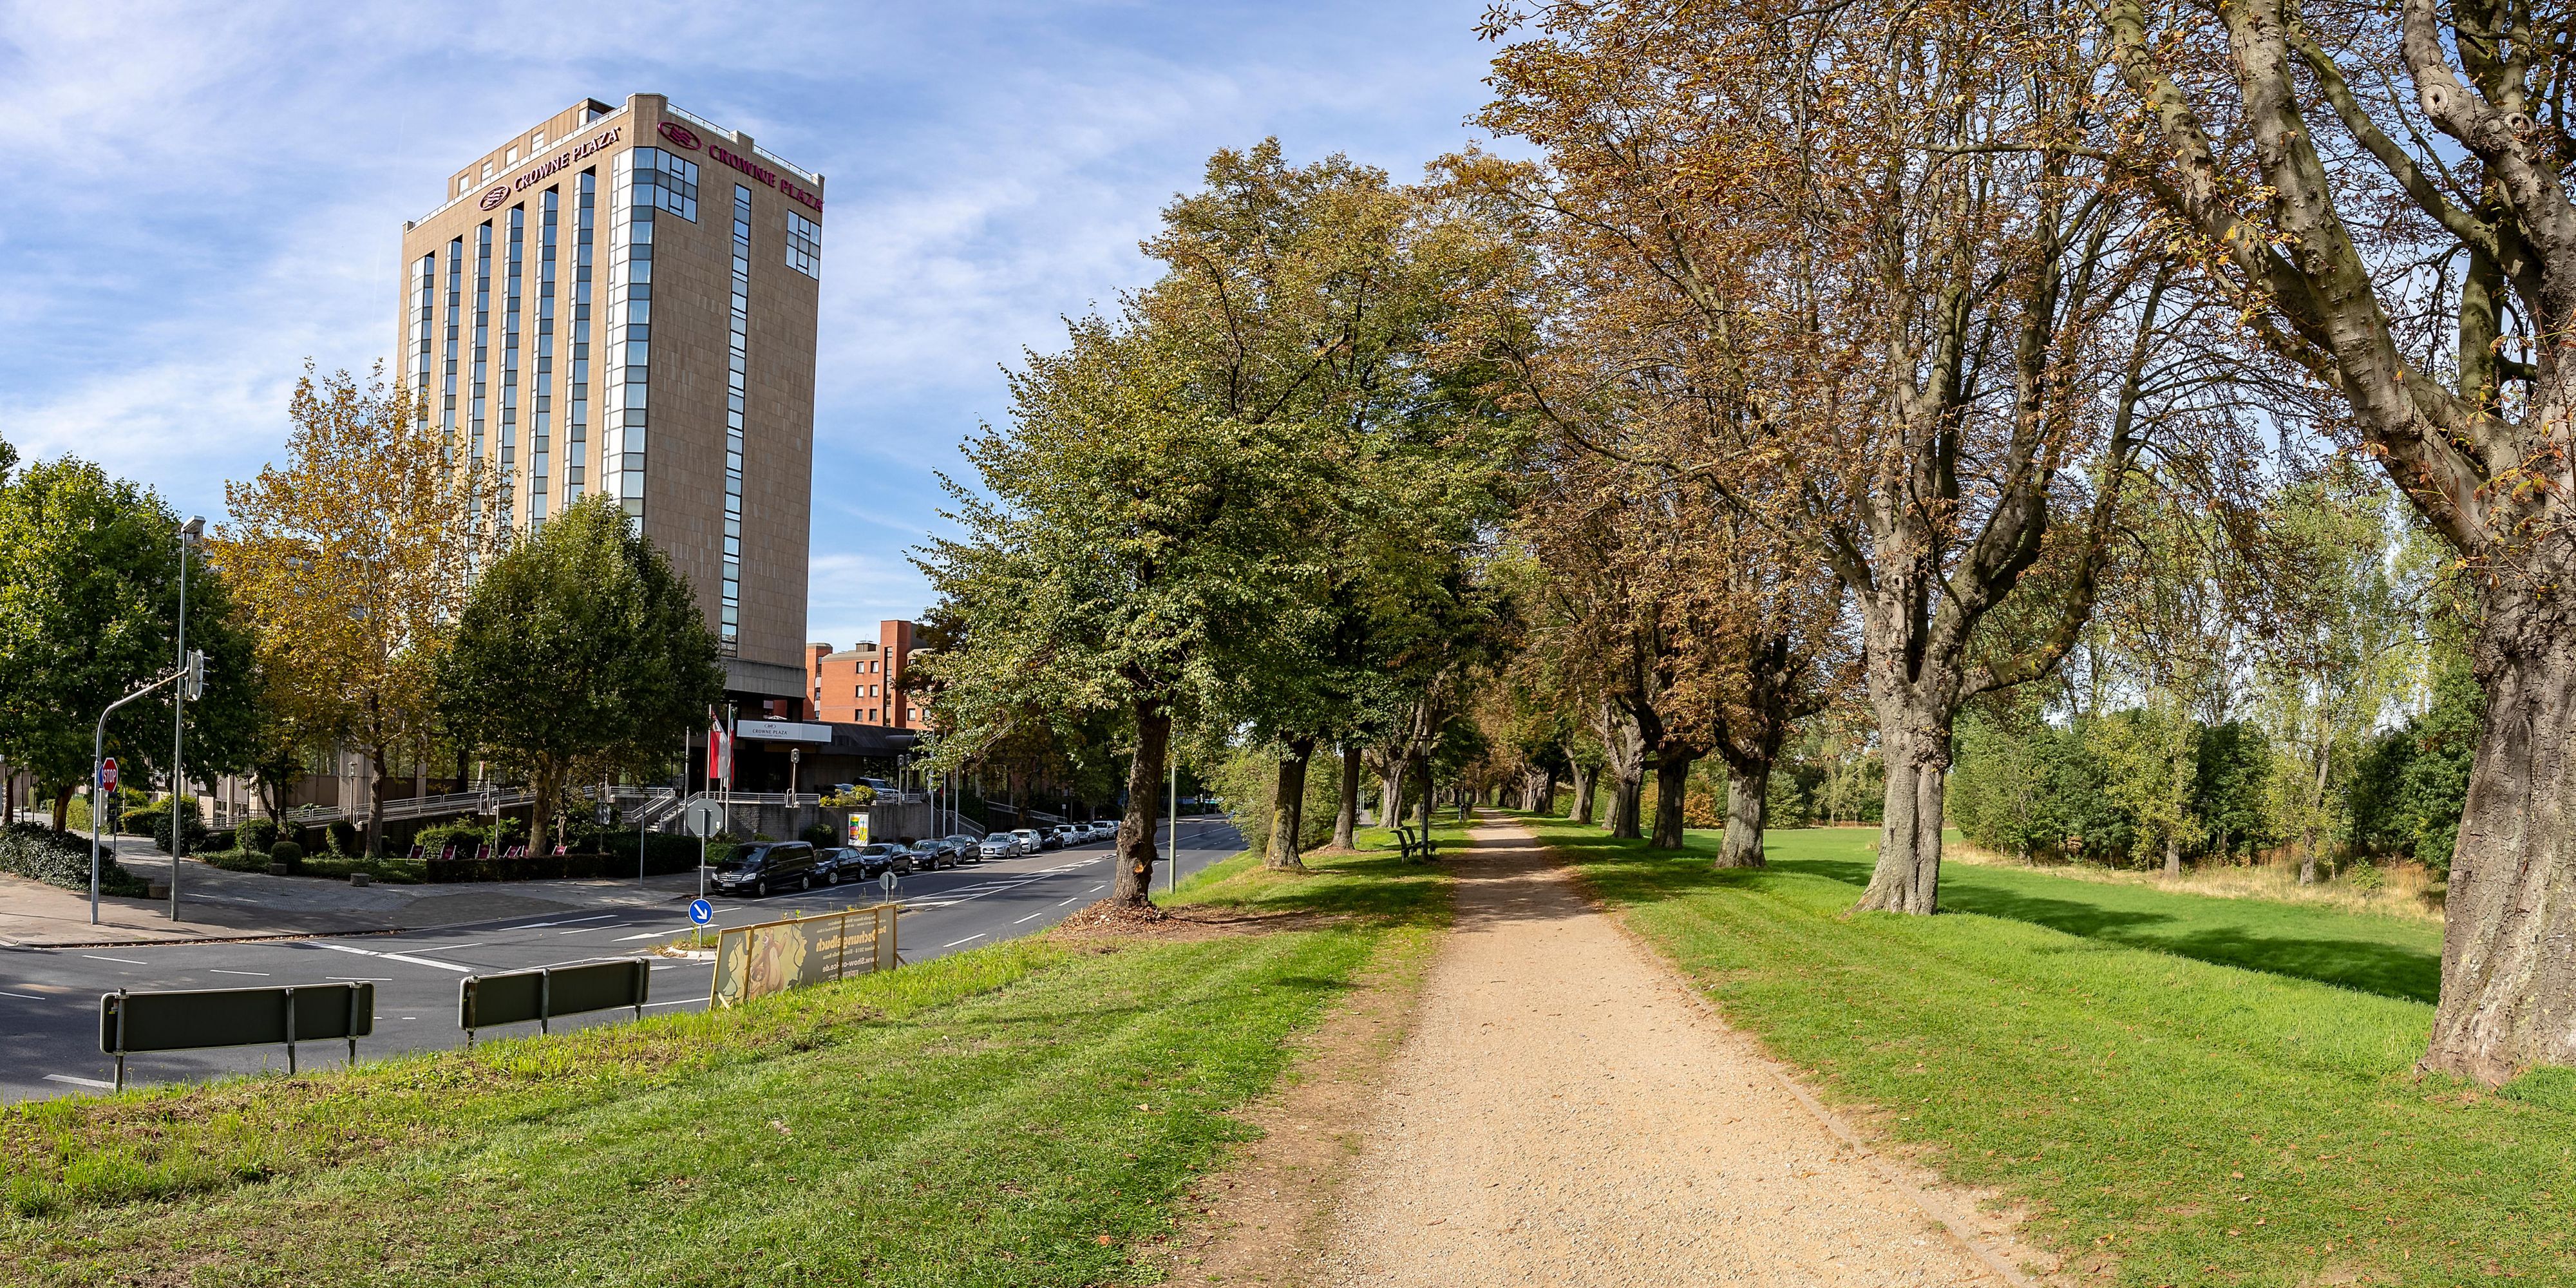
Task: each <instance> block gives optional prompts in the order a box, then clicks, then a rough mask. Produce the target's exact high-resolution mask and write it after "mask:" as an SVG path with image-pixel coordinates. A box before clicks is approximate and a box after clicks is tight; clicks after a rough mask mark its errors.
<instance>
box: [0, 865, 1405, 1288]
mask: <svg viewBox="0 0 2576 1288" xmlns="http://www.w3.org/2000/svg"><path fill="white" fill-rule="evenodd" d="M1181 899H1182V900H1183V901H1184V902H1195V903H1200V904H1209V905H1218V906H1222V907H1231V908H1235V909H1241V910H1244V911H1248V912H1274V913H1288V914H1295V913H1306V914H1324V915H1321V916H1313V915H1310V916H1306V917H1301V918H1296V919H1294V927H1295V928H1292V929H1284V930H1279V931H1275V932H1272V933H1260V934H1233V935H1226V936H1222V937H1219V938H1215V939H1199V940H1194V941H1187V942H1131V943H1124V944H1097V943H1078V942H1063V941H1058V940H1054V939H1040V940H1034V941H1018V942H1012V943H1007V944H1002V945H997V946H995V947H992V948H988V949H984V950H980V951H977V952H971V953H965V954H960V955H958V956H955V957H949V958H943V959H940V960H939V961H936V962H932V963H928V964H926V965H922V966H917V967H908V968H905V969H903V970H900V971H896V972H892V973H890V974H886V975H881V976H871V977H867V978H862V979H858V980H853V981H850V982H847V983H843V984H835V985H827V986H823V987H818V988H813V989H806V990H800V991H798V992H794V993H789V994H785V995H782V996H778V997H773V998H767V999H763V1000H761V1001H759V1002H755V1003H753V1004H750V1005H748V1006H744V1007H740V1008H737V1009H734V1010H729V1011H722V1012H716V1013H713V1014H707V1015H668V1016H662V1017H658V1018H654V1019H649V1020H646V1021H644V1022H643V1023H640V1024H619V1025H612V1026H604V1027H599V1028H593V1029H587V1030H583V1031H580V1032H577V1033H573V1034H567V1035H563V1036H559V1037H555V1038H528V1039H521V1040H517V1041H510V1042H499V1043H490V1044H486V1045H485V1046H483V1047H482V1048H480V1049H478V1050H477V1051H475V1052H473V1053H471V1054H466V1053H458V1052H450V1053H445V1054H440V1055H435V1056H426V1057H417V1058H406V1059H399V1060H389V1061H384V1062H381V1063H376V1064H371V1065H365V1066H361V1067H360V1068H358V1069H356V1070H353V1071H346V1072H337V1071H335V1072H329V1073H321V1074H310V1075H306V1076H304V1077H301V1078H295V1079H284V1078H278V1077H263V1078H253V1079H240V1080H234V1081H229V1082H225V1083H219V1084H215V1085H211V1086H205V1087H195V1088H184V1089H168V1090H159V1091H152V1092H143V1093H134V1094H128V1095H124V1096H113V1097H90V1098H81V1099H75V1100H64V1101H53V1102H45V1103H38V1104H28V1105H18V1106H11V1107H9V1108H7V1109H0V1195H5V1198H6V1200H7V1202H6V1213H5V1215H0V1282H5V1283H9V1284H20V1283H27V1284H89V1283H117V1282H129V1281H132V1280H133V1279H135V1278H139V1277H144V1276H147V1275H148V1276H149V1277H150V1279H151V1281H152V1282H184V1283H195V1284H208V1285H214V1284H305V1283H332V1284H421V1283H438V1284H496V1285H497V1284H508V1285H540V1284H543V1285H556V1284H653V1285H656V1286H657V1288H659V1286H663V1285H691V1284H707V1285H715V1284H726V1285H731V1284H889V1285H897V1284H899V1285H949V1284H959V1285H964V1284H978V1285H982V1284H990V1285H1022V1284H1062V1285H1088V1284H1104V1283H1129V1282H1151V1281H1153V1280H1154V1279H1155V1278H1156V1277H1157V1275H1158V1272H1157V1271H1155V1270H1153V1269H1152V1268H1151V1267H1150V1266H1149V1265H1146V1264H1143V1263H1142V1262H1141V1261H1140V1260H1137V1259H1131V1251H1133V1250H1137V1249H1140V1248H1142V1247H1146V1246H1150V1245H1151V1244H1153V1243H1154V1242H1156V1241H1157V1240H1159V1239H1161V1238H1164V1237H1167V1236H1168V1235H1169V1233H1170V1232H1171V1231H1172V1230H1173V1229H1174V1228H1175V1221H1176V1216H1177V1212H1178V1210H1179V1209H1178V1206H1177V1205H1178V1203H1179V1201H1180V1197H1181V1196H1182V1195H1183V1194H1184V1193H1185V1192H1186V1190H1187V1189H1188V1187H1189V1185H1190V1184H1191V1182H1192V1179H1193V1178H1194V1177H1195V1176H1197V1175H1198V1174H1200V1173H1201V1172H1202V1171H1204V1170H1205V1169H1206V1168H1208V1167H1209V1166H1211V1165H1212V1164H1213V1163H1215V1162H1216V1161H1217V1160H1218V1159H1219V1158H1220V1156H1221V1154H1222V1152H1223V1151H1224V1150H1225V1149H1226V1148H1227V1146H1228V1143H1229V1142H1231V1141H1234V1140H1236V1139H1238V1138H1240V1136H1241V1135H1242V1133H1243V1130H1244V1129H1243V1128H1242V1127H1241V1126H1240V1125H1239V1124H1238V1123H1237V1122H1236V1121H1235V1120H1234V1119H1233V1118H1231V1117H1230V1116H1228V1115H1227V1113H1226V1111H1227V1110H1229V1109H1232V1108H1234V1107H1236V1106H1239V1105H1241V1104H1243V1103H1244V1102H1245V1101H1247V1100H1249V1099H1250V1098H1252V1097H1253V1096H1256V1095H1258V1094H1260V1093H1261V1092H1262V1091H1264V1090H1266V1089H1267V1088H1268V1087H1269V1086H1270V1085H1271V1084H1272V1082H1273V1081H1274V1080H1275V1079H1276V1078H1277V1077H1278V1076H1279V1075H1280V1073H1281V1072H1282V1071H1283V1070H1284V1069H1285V1068H1286V1067H1287V1065H1288V1062H1289V1060H1290V1059H1291V1054H1292V1051H1293V1046H1292V1044H1291V1042H1290V1039H1291V1038H1292V1036H1293V1035H1294V1034H1295V1033H1296V1032H1297V1031H1298V1030H1300V1029H1302V1028H1304V1027H1306V1026H1308V1025H1310V1024H1312V1023H1313V1022H1314V1021H1315V1020H1316V1019H1317V1018H1318V1017H1319V1016H1320V1015H1321V1014H1322V1013H1323V1011H1324V1010H1325V1008H1326V1007H1327V1006H1328V1005H1330V1004H1331V1002H1332V1001H1333V999H1334V998H1335V997H1336V996H1338V995H1339V994H1340V993H1341V992H1343V991H1344V990H1345V989H1346V988H1348V987H1349V985H1350V982H1351V980H1352V979H1353V977H1354V975H1355V974H1356V973H1358V972H1359V971H1361V970H1363V969H1365V968H1368V967H1370V966H1371V964H1372V963H1375V964H1377V965H1379V966H1381V967H1389V968H1398V969H1402V968H1408V963H1409V964H1410V968H1413V969H1418V966H1419V963H1420V962H1421V961H1422V960H1424V959H1425V958H1427V955H1428V952H1429V950H1430V948H1431V946H1432V945H1433V944H1434V943H1435V942H1436V938H1437V935H1438V929H1439V926H1440V925H1441V924H1443V922H1444V921H1445V917H1446V906H1447V902H1446V897H1445V886H1444V879H1443V878H1442V877H1441V876H1440V874H1439V873H1438V871H1437V870H1436V869H1425V868H1422V867H1419V866H1413V867H1406V866H1402V865H1396V864H1394V863H1393V862H1392V860H1389V859H1387V858H1385V857H1383V856H1381V855H1376V854H1362V855H1358V856H1353V857H1349V858H1345V859H1340V860H1334V861H1327V862H1326V863H1325V864H1322V865H1319V867H1318V869H1317V870H1316V871H1314V872H1312V873H1310V874H1306V875H1303V876H1297V875H1283V874H1275V873H1262V872H1258V871H1252V872H1246V871H1242V870H1241V865H1237V866H1236V868H1235V869H1234V870H1232V871H1230V872H1222V873H1217V874H1214V875H1212V876H1211V877H1209V878H1205V879H1202V880H1200V881H1197V882H1194V883H1190V884H1189V885H1187V886H1185V888H1184V889H1183V891H1182V892H1181Z"/></svg>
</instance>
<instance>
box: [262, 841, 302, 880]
mask: <svg viewBox="0 0 2576 1288" xmlns="http://www.w3.org/2000/svg"><path fill="white" fill-rule="evenodd" d="M268 861H269V862H270V863H283V864H285V865H286V870H287V871H288V872H289V873H296V872H301V871H303V870H304V847H303V846H301V845H297V844H296V843H295V842H293V841H280V842H278V843H277V844H275V845H272V846H270V847H269V848H268Z"/></svg>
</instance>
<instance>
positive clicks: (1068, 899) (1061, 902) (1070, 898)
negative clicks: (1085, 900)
mask: <svg viewBox="0 0 2576 1288" xmlns="http://www.w3.org/2000/svg"><path fill="white" fill-rule="evenodd" d="M1081 897H1082V896H1081V895H1078V894H1075V895H1067V896H1065V897H1064V898H1062V899H1059V900H1057V901H1056V905H1055V906H1057V907H1059V908H1061V907H1063V906H1065V905H1066V904H1068V903H1071V902H1073V901H1074V900H1076V899H1079V898H1081Z"/></svg>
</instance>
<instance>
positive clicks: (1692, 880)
mask: <svg viewBox="0 0 2576 1288" xmlns="http://www.w3.org/2000/svg"><path fill="white" fill-rule="evenodd" d="M1530 821H1531V823H1532V824H1533V826H1534V827H1535V828H1536V830H1537V831H1538V833H1539V834H1540V836H1541V837H1542V838H1544V839H1545V840H1547V841H1548V842H1549V843H1550V844H1551V845H1553V846H1554V847H1555V848H1556V849H1557V850H1558V852H1559V853H1560V854H1562V855H1563V856H1565V857H1566V858H1567V859H1569V860H1570V861H1572V862H1573V863H1575V864H1576V865H1577V870H1578V871H1579V872H1580V873H1581V874H1582V876H1583V877H1584V879H1585V880H1586V881H1587V882H1588V884H1590V886H1591V887H1592V888H1593V889H1594V890H1595V891H1597V892H1598V893H1600V894H1601V895H1602V897H1603V898H1605V899H1606V900H1607V901H1608V902H1610V903H1611V904H1612V905H1613V906H1616V907H1619V908H1621V909H1623V910H1624V911H1625V914H1626V915H1627V917H1628V918H1629V920H1630V923H1631V924H1632V925H1634V926H1635V927H1636V928H1637V929H1638V930H1639V931H1640V932H1642V933H1643V934H1645V935H1646V936H1647V938H1648V939H1649V940H1651V941H1653V942H1654V943H1656V944H1658V945H1659V946H1660V947H1662V948H1663V949H1664V950H1665V951H1666V952H1668V953H1669V954H1671V955H1672V957H1673V958H1674V960H1675V961H1676V962H1677V963H1678V964H1679V965H1680V966H1681V967H1682V968H1683V969H1684V970H1685V971H1687V972H1688V973H1690V974H1691V975H1692V976H1693V977H1694V978H1696V979H1697V980H1699V981H1700V982H1701V983H1702V984H1704V985H1705V986H1706V987H1707V990H1708V993H1709V996H1710V997H1711V998H1712V1000H1714V1001H1715V1002H1716V1003H1717V1004H1718V1006H1719V1007H1720V1008H1721V1009H1722V1010H1723V1011H1724V1013H1725V1014H1726V1015H1727V1017H1728V1018H1729V1020H1731V1021H1732V1022H1734V1023H1735V1024H1737V1025H1738V1026H1740V1027H1742V1028H1744V1029H1746V1030H1748V1031H1750V1032H1752V1033H1754V1034H1756V1035H1758V1036H1759V1037H1760V1038H1761V1039H1762V1040H1763V1041H1764V1042H1765V1043H1766V1044H1767V1045H1768V1046H1769V1047H1770V1049H1771V1050H1772V1051H1773V1052H1774V1053H1775V1054H1776V1055H1778V1056H1779V1057H1780V1058H1782V1059H1784V1060H1786V1061H1788V1062H1789V1063H1791V1064H1793V1065H1797V1066H1800V1067H1802V1068H1805V1069H1807V1070H1811V1071H1813V1072H1814V1073H1816V1074H1817V1075H1819V1077H1818V1082H1819V1084H1820V1085H1821V1086H1823V1087H1824V1088H1825V1089H1826V1091H1827V1093H1828V1095H1829V1096H1831V1097H1833V1098H1835V1099H1837V1100H1838V1101H1840V1102H1842V1103H1844V1104H1846V1105H1849V1106H1852V1107H1854V1108H1856V1109H1860V1110H1863V1111H1864V1112H1865V1114H1866V1116H1867V1117H1868V1118H1869V1119H1870V1120H1871V1121H1872V1122H1874V1123H1875V1124H1876V1126H1877V1127H1878V1128H1879V1129H1880V1130H1881V1131H1883V1132H1884V1133H1886V1134H1887V1135H1888V1136H1890V1137H1892V1138H1894V1139H1895V1140H1898V1141H1902V1142H1906V1143H1909V1144H1914V1145H1920V1146H1923V1147H1925V1149H1926V1153H1925V1154H1924V1155H1923V1158H1924V1161H1925V1162H1927V1163H1929V1164H1931V1165H1933V1166H1935V1167H1937V1168H1939V1169H1940V1170H1941V1171H1942V1172H1943V1173H1944V1174H1946V1175H1947V1176H1949V1177H1950V1178H1952V1179H1954V1180H1957V1181H1960V1182H1964V1183H1967V1184H1971V1185H1977V1186H1988V1187H1993V1188H1994V1189H1996V1190H1997V1191H1999V1192H2000V1193H2002V1194H2003V1195H2004V1196H2006V1197H2007V1198H2008V1199H2011V1200H2014V1201H2017V1202H2019V1203H2021V1204H2024V1205H2026V1206H2027V1207H2028V1208H2029V1209H2030V1210H2031V1212H2032V1221H2031V1233H2032V1234H2033V1235H2034V1236H2035V1237H2036V1238H2037V1239H2038V1241H2040V1242H2041V1243H2043V1244H2050V1245H2054V1246H2055V1247H2056V1248H2058V1249H2059V1250H2061V1251H2064V1252H2066V1253H2068V1254H2070V1255H2071V1256H2072V1258H2073V1260H2072V1262H2071V1263H2070V1266H2069V1269H2070V1270H2071V1271H2072V1272H2073V1273H2075V1274H2076V1275H2077V1276H2078V1277H2079V1278H2080V1279H2081V1280H2082V1281H2083V1282H2088V1283H2094V1282H2099V1283H2119V1284H2139V1285H2157V1284H2281V1285H2307V1284H2321V1283H2374V1284H2426V1285H2433V1284H2462V1283H2467V1282H2472V1281H2477V1282H2485V1281H2486V1280H2488V1279H2489V1278H2490V1277H2493V1278H2497V1279H2503V1278H2508V1277H2514V1276H2519V1277H2522V1278H2524V1279H2526V1280H2527V1281H2530V1282H2535V1283H2552V1284H2559V1283H2576V1096H2570V1095H2568V1094H2567V1087H2568V1085H2569V1082H2570V1079H2568V1078H2567V1077H2566V1076H2565V1075H2564V1074H2560V1073H2555V1072H2553V1073H2550V1074H2545V1075H2540V1076H2536V1077H2533V1078H2528V1079H2525V1080H2524V1082H2523V1083H2521V1084H2517V1086H2516V1087H2514V1088H2511V1089H2509V1091H2508V1093H2507V1094H2505V1095H2497V1094H2494V1093H2491V1092H2485V1091H2480V1090H2476V1089H2473V1088H2467V1087H2463V1086H2461V1085H2459V1084H2456V1083H2451V1082H2447V1081H2441V1080H2418V1079H2416V1078H2415V1077H2413V1075H2412V1067H2413V1064H2414V1061H2415V1059H2416V1058H2417V1057H2418V1056H2419V1055H2421V1054H2422V1052H2423V1048H2424V1042H2425V1037H2426V1034H2427V1032H2428V1031H2429V1028H2430V1025H2431V1017H2432V1008H2431V1007H2430V1006H2429V1005H2428V1004H2426V1003H2425V1002H2423V1001H2419V1000H2415V992H2416V985H2415V984H2414V983H2413V982H2412V981H2411V976H2410V971H2411V969H2412V967H2411V965H2410V964H2409V962H2408V959H2407V956H2406V955H2407V954H2414V953H2427V952H2429V953H2434V954H2438V951H2439V946H2438V931H2437V930H2436V931H2435V932H2434V936H2433V937H2432V938H2430V939H2428V938H2426V937H2425V936H2424V935H2423V934H2422V933H2421V932H2423V931H2426V930H2433V929H2434V928H2431V927H2421V926H2414V925H2411V924H2409V923H2406V922H2402V921H2399V920H2396V919H2393V918H2384V917H2368V916H2353V915H2350V914H2343V913H2337V912H2333V911H2330V910H2317V909H2309V908H2303V907H2297V906H2291V905H2281V904H2265V903H2261V902H2259V901H2255V900H2247V899H2216V898H2206V897H2201V896H2194V895H2187V894H2173V893H2165V892H2159V891H2153V890H2144V889H2138V888H2134V887H2126V886H2114V885H2104V884H2098V883H2091V882H2084V881H2077V880H2070V879H2066V878H2055V877H2050V876H2048V875H2047V874H2045V873H2038V872H2027V871H2020V870H2011V869H1995V868H1970V867H1965V866H1945V868H1944V870H1943V879H1944V880H1943V891H1942V896H1943V904H1944V906H1945V908H1948V909H1953V910H1957V909H1963V908H1976V909H1980V910H1981V911H1975V912H1965V911H1951V912H1945V913H1944V915H1941V916H1938V917H1930V918H1919V917H1895V916H1889V915H1885V914H1869V915H1865V916H1852V915H1849V912H1848V910H1849V909H1850V907H1851V905H1852V903H1853V902H1854V901H1855V900H1856V899H1857V898H1858V896H1859V893H1860V887H1859V885H1858V884H1856V883H1857V882H1859V881H1862V880H1865V879H1866V874H1867V870H1868V861H1869V857H1870V856H1869V852H1868V847H1869V844H1870V842H1871V841H1872V840H1873V839H1874V837H1875V833H1874V832H1871V831H1868V830H1865V829H1820V830H1815V831H1806V832H1783V833H1775V834H1774V835H1773V837H1772V838H1771V843H1770V845H1769V846H1768V847H1767V852H1768V854H1769V856H1770V859H1771V863H1772V866H1771V867H1770V868H1768V869H1765V870H1760V871H1750V872H1718V871H1715V870H1712V869H1711V868H1710V867H1709V866H1708V863H1707V860H1708V859H1709V858H1710V857H1712V856H1713V855H1714V854H1715V853H1716V850H1717V837H1716V836H1715V835H1713V834H1709V835H1703V834H1700V833H1693V834H1691V836H1690V838H1689V843H1690V847H1691V848H1690V850H1689V852H1688V853H1686V854H1684V855H1679V856H1676V855H1672V854H1670V853H1668V852H1656V851H1648V850H1646V849H1644V848H1643V847H1642V845H1640V844H1639V843H1637V842H1631V841H1612V840H1609V839H1608V838H1606V837H1603V836H1602V835H1601V833H1600V832H1599V831H1598V830H1597V829H1595V828H1591V827H1577V826H1573V825H1570V824H1567V823H1565V822H1564V821H1562V820H1548V819H1532V820H1530ZM2276 956H2277V958H2278V961H2277V963H2276V967H2277V968H2276V969H2261V968H2260V966H2261V964H2263V963H2265V962H2267V961H2271V960H2272V959H2273V958H2274V957H2276ZM2207 958H2216V959H2217V962H2227V963H2233V964H2217V962H2213V961H2211V960H2206V959H2207ZM2322 980H2332V981H2335V982H2333V983H2328V982H2320V981H2322ZM2347 985H2376V986H2378V987H2379V988H2381V989H2382V990H2383V991H2384V993H2385V994H2393V995H2383V993H2377V992H2366V991H2362V990H2361V988H2360V987H2354V986H2347Z"/></svg>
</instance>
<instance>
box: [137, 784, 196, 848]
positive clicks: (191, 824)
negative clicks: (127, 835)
mask: <svg viewBox="0 0 2576 1288" xmlns="http://www.w3.org/2000/svg"><path fill="white" fill-rule="evenodd" d="M179 819H180V821H181V825H182V826H184V827H185V828H186V829H187V832H188V851H189V852H190V853H192V854H193V853H196V852H197V851H200V850H203V849H205V848H206V820H205V819H203V818H201V817H199V816H198V814H197V798H196V797H194V796H191V797H188V798H187V799H185V800H182V801H180V802H179ZM128 826H129V827H131V825H130V824H129V825H128ZM152 844H154V845H155V846H158V847H160V850H161V852H162V853H163V854H168V853H169V852H170V808H169V805H168V803H167V802H164V803H163V804H161V805H159V806H157V807H155V808H154V810H153V813H152Z"/></svg>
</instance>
